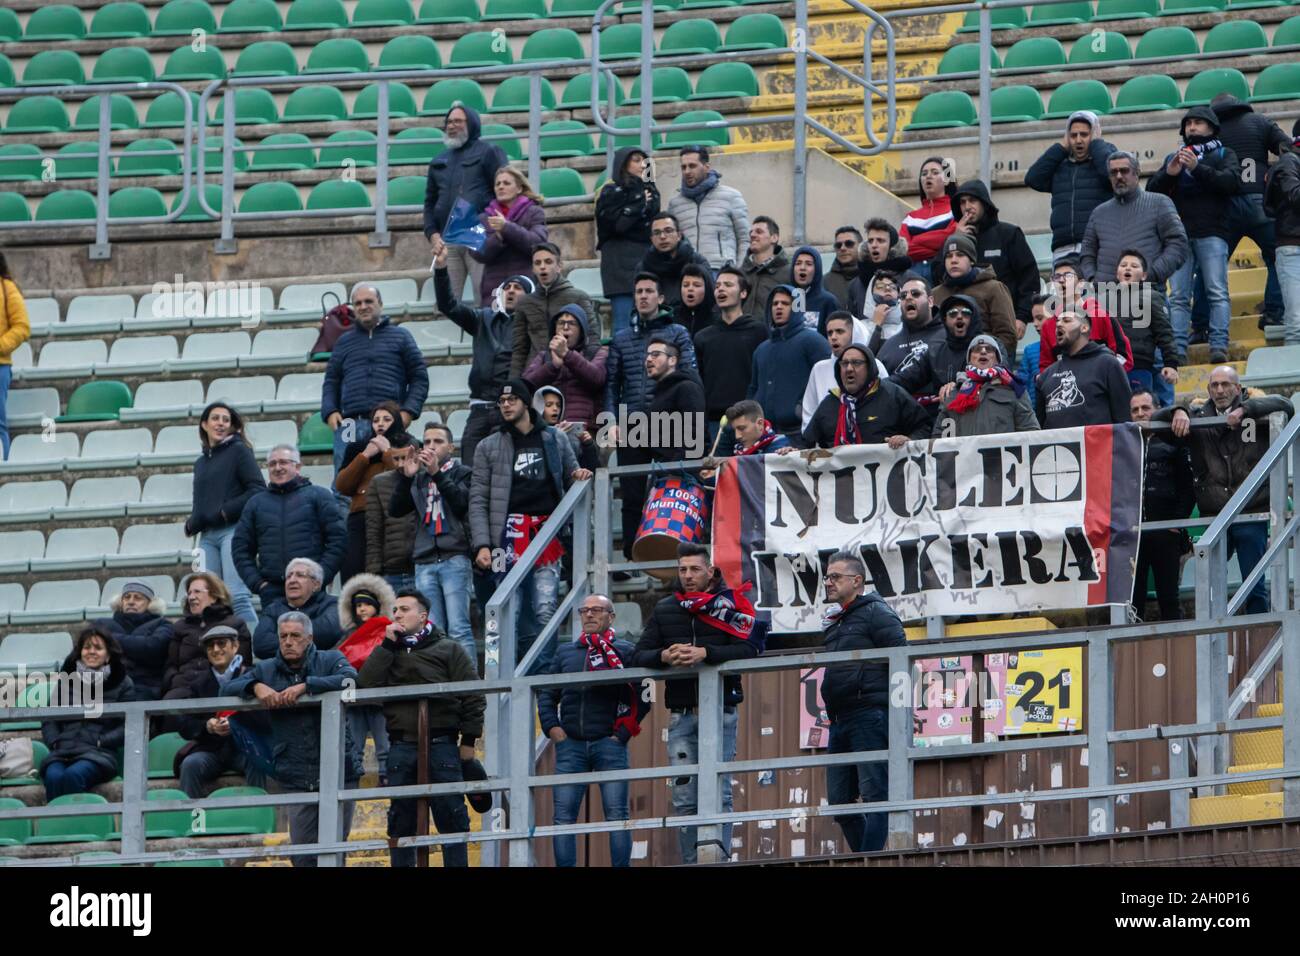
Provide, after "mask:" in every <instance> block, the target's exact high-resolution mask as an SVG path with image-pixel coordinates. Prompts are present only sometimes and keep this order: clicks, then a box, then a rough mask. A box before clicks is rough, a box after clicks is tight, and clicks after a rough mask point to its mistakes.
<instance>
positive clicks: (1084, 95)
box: [1043, 80, 1113, 119]
mask: <svg viewBox="0 0 1300 956" xmlns="http://www.w3.org/2000/svg"><path fill="white" fill-rule="evenodd" d="M1112 105H1113V104H1112V103H1111V100H1110V90H1109V89H1107V88H1106V84H1105V83H1103V82H1101V81H1100V80H1070V82H1068V83H1062V84H1061V85H1060V86H1058V87H1057V88H1056V89H1055V90H1053V91H1052V98H1051V99H1050V100H1049V101H1048V103H1047V112H1046V113H1044V114H1043V119H1061V118H1063V117H1066V116H1069V115H1070V114H1071V113H1073V112H1075V111H1076V110H1092V112H1094V113H1097V114H1098V115H1101V114H1105V113H1109V112H1110V110H1111V106H1112Z"/></svg>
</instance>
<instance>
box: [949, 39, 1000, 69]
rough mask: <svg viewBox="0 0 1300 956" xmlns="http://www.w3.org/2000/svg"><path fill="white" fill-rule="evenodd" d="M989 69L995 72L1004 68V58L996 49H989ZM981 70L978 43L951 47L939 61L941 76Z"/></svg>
mask: <svg viewBox="0 0 1300 956" xmlns="http://www.w3.org/2000/svg"><path fill="white" fill-rule="evenodd" d="M989 54H990V56H989V67H990V68H991V69H994V70H998V69H1001V68H1002V57H1000V56H999V55H998V51H997V48H996V47H989ZM979 68H980V47H979V44H978V43H959V44H958V45H957V46H954V47H949V48H948V52H947V53H945V54H944V55H943V59H942V60H940V61H939V75H940V76H946V75H947V74H949V73H978V72H979Z"/></svg>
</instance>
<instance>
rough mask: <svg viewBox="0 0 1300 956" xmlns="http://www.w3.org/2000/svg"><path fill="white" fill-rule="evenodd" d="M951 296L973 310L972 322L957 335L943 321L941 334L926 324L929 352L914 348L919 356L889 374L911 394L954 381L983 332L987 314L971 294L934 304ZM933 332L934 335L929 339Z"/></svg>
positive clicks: (924, 336) (937, 304)
mask: <svg viewBox="0 0 1300 956" xmlns="http://www.w3.org/2000/svg"><path fill="white" fill-rule="evenodd" d="M951 299H957V300H960V301H961V303H962V304H963V305H965V306H967V307H968V308H969V309H970V310H971V312H973V313H974V315H972V316H971V321H970V325H968V326H967V327H966V334H965V335H963V336H956V335H954V334H953V333H952V332H951V331H950V330H949V329H948V326H947V325H946V324H944V322H943V321H942V320H939V328H940V329H942V330H943V336H942V337H940V336H939V334H938V331H937V330H932V329H931V327H930V326H926V331H927V333H928V334H927V335H923V336H918V337H921V338H925V339H926V341H928V342H929V346H928V348H927V349H926V351H925V352H924V353H923V354H921V353H920V350H919V349H917V350H915V351H917V353H918V355H917V357H916V358H914V359H913V360H912V361H910V362H904V363H900V364H899V365H898V366H897V367H896V368H895V370H894V371H892V372H890V373H889V375H890V379H889V380H890V381H891V382H893V383H894V384H896V385H898V386H900V387H901V388H902V389H903V390H904V391H906V392H907V393H908V394H910V395H927V394H930V395H932V394H935V393H937V392H938V391H939V389H941V388H943V387H944V386H945V385H947V384H948V383H949V382H955V381H956V380H957V375H958V374H959V373H961V372H963V371H965V369H966V358H967V353H968V352H969V351H970V344H971V342H972V341H974V339H975V337H976V336H977V335H983V334H984V315H983V312H982V311H981V310H980V307H979V303H978V302H976V301H975V300H974V299H973V298H971V297H970V296H966V295H956V296H951V297H950V298H949V299H945V300H944V302H938V301H936V302H935V306H936V307H938V308H940V309H942V308H943V306H944V303H945V302H948V301H950V300H951ZM903 329H904V331H906V330H907V323H906V321H904V323H903ZM900 334H902V333H900ZM930 334H932V335H933V336H934V337H933V338H929V335H930ZM885 367H886V368H889V365H888V364H886V365H885ZM1040 421H1041V419H1040Z"/></svg>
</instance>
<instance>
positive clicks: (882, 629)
mask: <svg viewBox="0 0 1300 956" xmlns="http://www.w3.org/2000/svg"><path fill="white" fill-rule="evenodd" d="M866 583H867V569H866V566H865V565H864V564H863V563H862V559H861V558H860V557H858V555H856V554H854V553H853V552H852V551H838V552H836V553H835V554H833V555H831V559H830V562H829V563H828V564H827V566H826V602H827V604H829V605H830V609H829V610H828V611H827V612H826V615H825V617H823V618H822V633H823V641H824V646H825V648H826V650H828V651H831V652H839V651H862V650H875V649H878V648H884V647H902V646H903V645H905V644H906V643H907V639H906V637H904V635H903V622H902V621H900V620H899V618H898V615H897V614H895V613H894V611H893V609H892V608H890V606H889V605H888V604H886V603H885V601H884V599H883V598H882V597H881V596H880V595H879V594H877V593H876V592H875V591H868V592H866V593H863V588H864V586H865V585H866ZM822 701H823V702H824V703H825V704H826V716H827V717H828V718H829V720H830V725H831V726H830V745H829V747H828V749H827V752H828V753H832V754H843V753H857V752H860V751H871V750H885V749H887V748H888V747H889V709H888V707H889V665H888V664H887V663H886V662H884V661H870V662H863V661H843V662H841V663H839V664H831V665H830V666H828V667H827V668H826V673H825V675H824V676H823V677H822ZM908 743H909V744H910V743H911V740H910V736H909V740H908ZM887 766H888V765H887V764H886V763H885V762H884V761H883V760H878V761H871V762H868V763H860V764H838V765H836V766H833V767H827V768H826V799H827V800H828V801H829V802H830V803H831V804H832V805H839V804H845V803H854V802H856V801H857V800H859V799H861V800H862V802H863V803H876V802H878V801H881V800H884V799H885V798H886V797H887V795H888V789H887V787H888V777H887ZM835 819H836V821H837V822H838V823H839V825H840V828H841V829H842V830H843V831H844V839H845V842H847V843H848V845H849V850H850V851H851V852H853V853H869V852H871V851H872V850H880V849H883V848H884V846H885V827H886V822H887V821H886V817H885V815H884V814H883V813H873V814H866V813H861V814H855V815H852V816H839V817H836V818H835Z"/></svg>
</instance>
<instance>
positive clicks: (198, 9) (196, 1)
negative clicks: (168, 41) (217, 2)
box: [153, 0, 217, 37]
mask: <svg viewBox="0 0 1300 956" xmlns="http://www.w3.org/2000/svg"><path fill="white" fill-rule="evenodd" d="M195 30H202V31H203V32H204V33H216V32H217V18H216V17H215V16H213V15H212V8H211V7H210V6H208V4H207V2H206V0H168V2H167V4H165V5H164V6H163V8H162V9H161V10H159V11H158V15H157V16H156V17H154V21H153V35H154V36H156V37H161V36H189V35H191V34H192V33H193V32H194V31H195Z"/></svg>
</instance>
